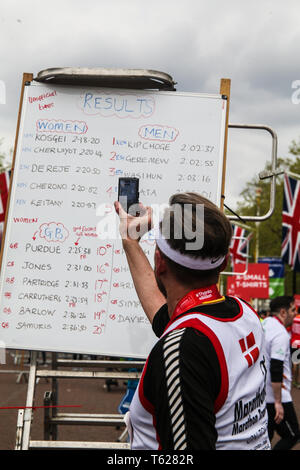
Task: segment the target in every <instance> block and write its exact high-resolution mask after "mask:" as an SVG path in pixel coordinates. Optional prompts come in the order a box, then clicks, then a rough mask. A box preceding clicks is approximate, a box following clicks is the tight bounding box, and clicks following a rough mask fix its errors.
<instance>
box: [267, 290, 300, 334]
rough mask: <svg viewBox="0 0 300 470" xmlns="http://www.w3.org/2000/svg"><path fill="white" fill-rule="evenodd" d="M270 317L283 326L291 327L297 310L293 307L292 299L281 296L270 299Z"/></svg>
mask: <svg viewBox="0 0 300 470" xmlns="http://www.w3.org/2000/svg"><path fill="white" fill-rule="evenodd" d="M270 310H271V315H272V316H276V317H278V318H279V319H280V320H281V321H282V323H283V324H284V326H286V327H288V326H291V325H292V323H293V320H294V318H295V316H296V315H297V310H296V306H295V301H294V297H292V296H288V295H282V296H280V297H276V298H275V299H272V300H271V302H270Z"/></svg>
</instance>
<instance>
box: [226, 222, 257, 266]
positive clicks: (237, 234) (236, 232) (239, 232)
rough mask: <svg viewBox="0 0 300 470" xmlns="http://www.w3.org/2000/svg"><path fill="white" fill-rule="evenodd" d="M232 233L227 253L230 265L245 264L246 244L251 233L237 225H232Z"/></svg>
mask: <svg viewBox="0 0 300 470" xmlns="http://www.w3.org/2000/svg"><path fill="white" fill-rule="evenodd" d="M232 229H233V235H232V240H231V244H230V247H229V254H230V258H231V265H232V266H234V265H235V264H236V263H243V264H246V261H247V244H248V243H249V241H250V239H251V238H252V236H253V234H252V233H249V234H248V233H247V234H246V230H245V229H244V228H242V227H240V226H239V225H233V226H232Z"/></svg>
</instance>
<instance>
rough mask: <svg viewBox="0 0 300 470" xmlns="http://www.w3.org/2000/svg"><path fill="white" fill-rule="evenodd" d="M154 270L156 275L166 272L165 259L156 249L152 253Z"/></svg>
mask: <svg viewBox="0 0 300 470" xmlns="http://www.w3.org/2000/svg"><path fill="white" fill-rule="evenodd" d="M154 261H155V270H156V272H157V274H162V273H164V272H165V271H166V259H165V257H164V255H163V254H162V253H161V252H160V251H159V250H158V249H157V248H156V249H155V253H154Z"/></svg>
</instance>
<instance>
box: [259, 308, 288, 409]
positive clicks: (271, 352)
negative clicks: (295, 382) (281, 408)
mask: <svg viewBox="0 0 300 470" xmlns="http://www.w3.org/2000/svg"><path fill="white" fill-rule="evenodd" d="M262 325H263V330H264V333H265V343H266V360H267V370H268V374H267V403H274V401H275V399H274V393H273V389H272V385H271V376H270V362H271V359H278V360H279V361H282V362H283V382H282V390H281V402H282V403H286V402H290V401H292V397H291V383H292V371H291V351H290V335H289V333H288V331H287V329H286V328H285V326H284V325H283V324H282V322H281V321H280V320H279V319H278V318H277V317H267V318H266V319H265V320H264V321H263V322H262Z"/></svg>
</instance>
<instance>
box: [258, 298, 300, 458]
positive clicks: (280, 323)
mask: <svg viewBox="0 0 300 470" xmlns="http://www.w3.org/2000/svg"><path fill="white" fill-rule="evenodd" d="M270 310H271V314H270V316H269V317H267V318H266V319H265V320H264V321H263V323H262V327H263V330H264V333H265V341H266V357H267V370H268V376H267V410H268V417H269V419H268V433H269V439H270V441H271V440H272V438H273V436H274V432H275V431H276V432H277V433H278V434H279V436H280V437H281V439H280V440H279V441H278V442H277V444H276V445H275V446H274V447H273V450H289V449H291V448H292V447H293V446H294V445H295V444H296V442H297V441H298V439H299V438H300V433H299V425H298V419H297V415H296V412H295V409H294V405H293V400H292V395H291V384H292V367H291V343H290V339H291V338H290V334H289V332H288V330H287V329H288V328H289V327H290V326H291V325H292V323H293V320H294V318H295V316H296V308H295V302H294V298H293V297H289V296H280V297H276V298H275V299H272V300H271V303H270Z"/></svg>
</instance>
